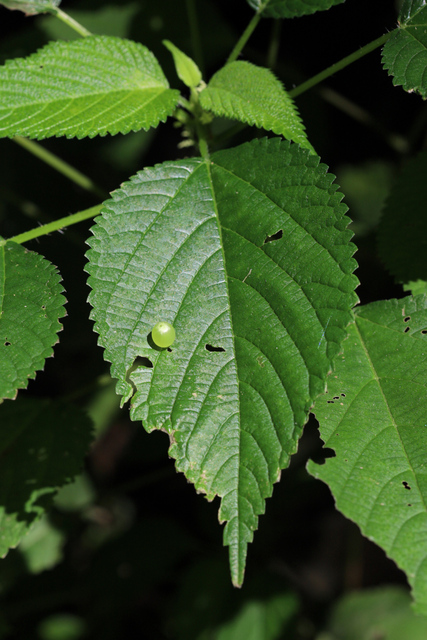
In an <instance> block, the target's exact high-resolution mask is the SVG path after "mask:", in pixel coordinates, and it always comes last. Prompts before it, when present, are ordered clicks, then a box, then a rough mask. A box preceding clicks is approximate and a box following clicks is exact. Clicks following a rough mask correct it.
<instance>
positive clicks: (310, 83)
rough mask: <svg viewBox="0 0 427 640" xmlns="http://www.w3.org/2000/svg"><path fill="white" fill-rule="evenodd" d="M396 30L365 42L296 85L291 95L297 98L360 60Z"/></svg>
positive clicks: (290, 92)
mask: <svg viewBox="0 0 427 640" xmlns="http://www.w3.org/2000/svg"><path fill="white" fill-rule="evenodd" d="M396 30H397V29H394V30H393V31H390V32H389V33H385V34H384V35H383V36H380V37H379V38H377V39H376V40H373V41H372V42H369V43H368V44H365V46H364V47H362V48H361V49H359V50H358V51H354V52H353V53H351V54H350V55H349V56H346V57H345V58H343V59H342V60H340V61H339V62H336V63H335V64H333V65H331V66H330V67H328V68H327V69H324V70H323V71H321V72H320V73H318V74H317V75H315V76H313V77H312V78H310V79H309V80H307V81H306V82H303V83H302V84H300V85H299V86H298V87H295V89H292V90H291V91H289V95H290V96H291V98H296V96H299V95H300V94H301V93H304V92H305V91H308V89H311V87H314V86H315V85H316V84H319V82H322V81H323V80H325V79H326V78H329V77H330V76H332V75H333V74H334V73H336V72H337V71H341V69H345V67H348V65H350V64H352V62H356V60H359V58H363V56H366V54H368V53H370V52H371V51H374V49H377V48H378V47H380V46H381V45H382V44H384V43H385V42H387V40H388V39H389V38H390V37H391V36H392V34H393V33H394V31H396Z"/></svg>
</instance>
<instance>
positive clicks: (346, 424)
mask: <svg viewBox="0 0 427 640" xmlns="http://www.w3.org/2000/svg"><path fill="white" fill-rule="evenodd" d="M426 327H427V296H425V295H421V296H417V297H416V298H412V297H408V298H404V299H402V300H390V301H381V302H378V303H372V304H370V305H366V307H362V308H360V310H358V313H357V316H356V324H355V325H352V326H351V327H350V332H349V338H348V340H346V341H345V342H344V353H343V355H342V356H340V357H339V358H338V359H337V361H336V370H335V375H334V376H333V377H331V382H330V384H328V387H329V388H328V394H327V396H326V397H324V398H321V399H319V400H318V401H317V403H316V405H315V413H316V416H317V418H318V420H319V423H320V432H321V437H322V439H323V440H324V442H325V444H326V445H327V446H328V447H331V448H333V449H334V450H335V452H336V457H334V458H331V459H328V460H327V461H326V462H325V464H324V465H322V466H317V465H314V464H313V463H310V465H309V470H310V472H311V473H313V474H314V475H315V476H316V477H318V478H320V479H322V480H324V481H325V482H327V483H328V485H329V487H330V488H331V491H332V493H333V495H334V497H335V499H336V503H337V507H338V508H339V509H340V510H341V511H342V512H343V513H344V514H345V515H347V516H348V517H350V518H351V519H353V520H354V521H355V522H356V523H357V524H358V525H359V526H360V528H361V530H362V532H363V533H364V534H365V535H366V536H368V537H369V538H370V539H371V540H374V541H375V542H377V543H378V544H379V545H380V546H381V547H382V548H383V549H384V550H385V551H386V553H387V554H388V555H389V556H390V557H391V558H392V559H394V560H395V561H396V562H397V564H398V565H399V566H400V567H401V568H402V569H403V570H404V571H405V572H406V573H407V575H408V578H409V581H410V584H411V586H412V588H413V590H414V597H415V599H416V606H417V609H418V611H419V612H420V613H423V614H425V613H426V612H427V563H426V557H427V474H426V471H425V451H426V446H427V428H426V415H427V402H426V397H427V393H426V391H427V365H426V359H425V348H426V340H427V337H426V336H425V331H426ZM361 495H362V496H363V500H360V496H361Z"/></svg>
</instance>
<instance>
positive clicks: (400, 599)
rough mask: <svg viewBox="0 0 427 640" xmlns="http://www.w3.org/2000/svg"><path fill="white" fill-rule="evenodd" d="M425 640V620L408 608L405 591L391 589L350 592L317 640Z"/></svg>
mask: <svg viewBox="0 0 427 640" xmlns="http://www.w3.org/2000/svg"><path fill="white" fill-rule="evenodd" d="M321 638H323V640H362V639H363V640H374V639H375V638H378V639H379V638H383V639H384V640H386V639H387V640H425V638H427V620H426V619H425V618H423V617H421V616H417V615H416V614H415V613H414V612H413V611H412V609H411V598H410V595H409V593H408V592H407V591H406V589H403V588H402V587H397V586H392V587H384V588H377V589H366V590H364V591H359V592H355V593H350V594H348V595H346V596H344V597H343V598H342V600H341V601H339V602H338V605H337V606H336V607H335V609H334V611H333V613H332V616H331V621H330V623H329V625H328V634H327V635H326V634H325V635H323V634H322V635H321V636H319V638H318V640H321Z"/></svg>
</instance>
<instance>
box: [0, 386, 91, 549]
mask: <svg viewBox="0 0 427 640" xmlns="http://www.w3.org/2000/svg"><path fill="white" fill-rule="evenodd" d="M91 439H92V425H91V421H90V419H89V418H88V417H87V416H86V414H84V413H83V412H82V411H81V410H80V409H77V408H75V407H73V406H72V405H62V404H57V403H50V402H48V401H40V400H36V399H32V398H31V399H30V398H20V399H19V400H17V401H15V402H6V403H3V404H2V405H1V406H0V458H1V461H2V462H1V465H0V557H3V556H4V555H6V553H7V551H8V550H9V549H10V548H12V547H15V546H16V545H17V544H18V542H19V541H20V540H21V538H22V537H23V536H24V535H26V533H27V532H28V531H29V529H30V528H31V525H32V523H33V522H35V521H36V520H38V519H39V518H40V517H41V516H42V515H43V514H44V513H45V511H46V509H47V508H48V507H50V505H51V504H52V500H53V497H54V494H55V493H56V490H57V488H58V487H60V486H63V485H65V484H67V483H68V482H70V481H71V480H72V479H73V477H74V476H76V475H77V474H78V473H79V472H80V471H81V468H82V464H83V457H84V455H85V454H86V452H87V449H88V447H89V443H90V441H91Z"/></svg>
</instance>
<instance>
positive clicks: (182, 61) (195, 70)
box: [163, 40, 202, 89]
mask: <svg viewBox="0 0 427 640" xmlns="http://www.w3.org/2000/svg"><path fill="white" fill-rule="evenodd" d="M163 44H164V45H165V47H166V48H167V49H168V50H169V51H170V52H171V54H172V55H173V60H174V63H175V67H176V72H177V74H178V78H179V79H180V80H182V82H183V83H184V84H185V85H186V86H187V87H190V89H195V88H196V87H197V86H198V85H199V84H200V82H201V80H202V74H201V73H200V69H199V67H198V66H197V64H196V63H195V62H194V60H192V59H191V58H189V57H188V56H187V55H186V54H185V53H183V52H182V51H181V49H178V47H176V46H175V45H174V44H172V42H170V40H163Z"/></svg>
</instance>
